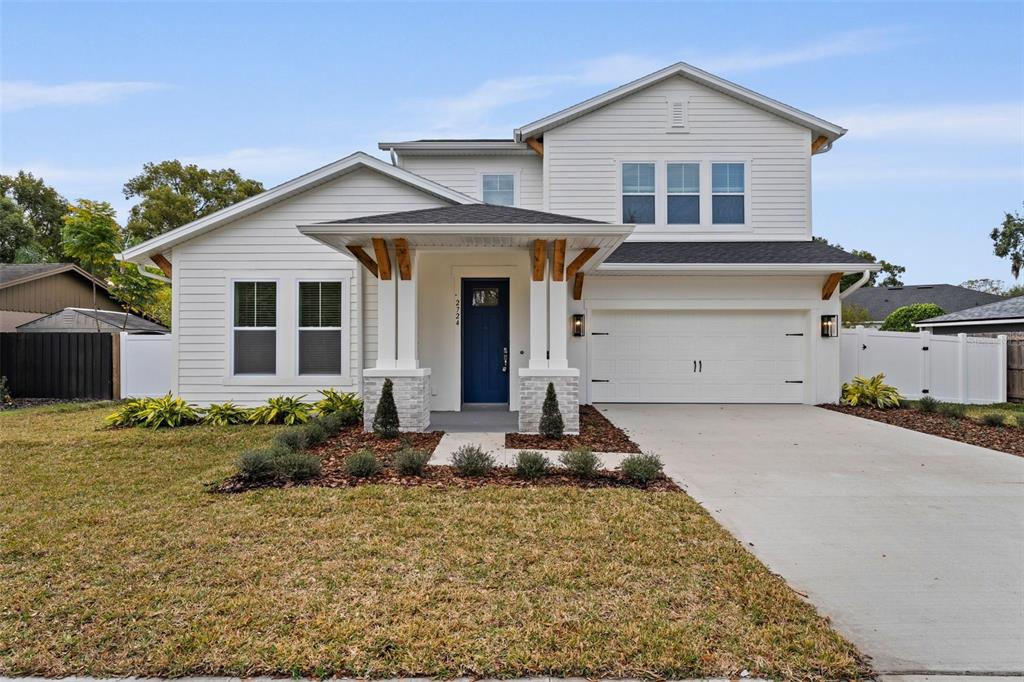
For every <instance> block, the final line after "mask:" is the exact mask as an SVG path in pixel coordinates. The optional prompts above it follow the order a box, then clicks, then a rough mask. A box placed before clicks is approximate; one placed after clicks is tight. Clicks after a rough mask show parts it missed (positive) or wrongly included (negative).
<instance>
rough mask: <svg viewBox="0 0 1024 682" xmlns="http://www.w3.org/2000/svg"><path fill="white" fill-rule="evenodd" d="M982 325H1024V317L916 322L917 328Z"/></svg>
mask: <svg viewBox="0 0 1024 682" xmlns="http://www.w3.org/2000/svg"><path fill="white" fill-rule="evenodd" d="M982 324H1024V317H992V318H988V319H981V320H945V321H941V322H940V321H934V322H933V321H931V320H921V321H920V322H915V323H914V326H915V327H973V326H976V325H982Z"/></svg>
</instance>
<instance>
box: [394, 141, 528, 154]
mask: <svg viewBox="0 0 1024 682" xmlns="http://www.w3.org/2000/svg"><path fill="white" fill-rule="evenodd" d="M377 148H378V149H380V150H381V151H394V152H397V153H399V154H403V155H407V156H431V155H452V154H456V155H457V154H469V155H486V154H509V155H517V156H520V155H522V156H525V155H528V154H533V153H534V152H533V150H532V149H530V148H529V147H528V146H527V145H526V143H524V142H516V141H514V140H501V141H493V142H481V141H465V142H463V141H459V140H444V141H430V142H424V141H414V142H380V143H378V144H377Z"/></svg>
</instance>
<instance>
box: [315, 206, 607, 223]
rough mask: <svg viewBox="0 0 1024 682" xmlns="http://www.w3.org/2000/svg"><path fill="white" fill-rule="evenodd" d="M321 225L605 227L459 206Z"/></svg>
mask: <svg viewBox="0 0 1024 682" xmlns="http://www.w3.org/2000/svg"><path fill="white" fill-rule="evenodd" d="M321 224H322V225H351V224H373V225H443V224H452V225H511V224H516V225H607V224H608V223H603V222H601V221H599V220H587V219H586V218H577V217H575V216H569V215H559V214H557V213H545V212H544V211H533V210H530V209H526V208H515V207H513V206H495V205H493V204H462V205H459V206H441V207H440V208H424V209H419V210H416V211H399V212H397V213H383V214H380V215H369V216H361V217H359V218H346V219H345V220H329V221H327V222H325V223H321Z"/></svg>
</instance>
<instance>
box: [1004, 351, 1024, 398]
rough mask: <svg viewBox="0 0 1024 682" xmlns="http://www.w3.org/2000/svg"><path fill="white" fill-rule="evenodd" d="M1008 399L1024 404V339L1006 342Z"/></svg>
mask: <svg viewBox="0 0 1024 682" xmlns="http://www.w3.org/2000/svg"><path fill="white" fill-rule="evenodd" d="M1006 399H1007V400H1009V401H1011V402H1015V403H1019V402H1024V339H1010V340H1008V341H1007V342H1006Z"/></svg>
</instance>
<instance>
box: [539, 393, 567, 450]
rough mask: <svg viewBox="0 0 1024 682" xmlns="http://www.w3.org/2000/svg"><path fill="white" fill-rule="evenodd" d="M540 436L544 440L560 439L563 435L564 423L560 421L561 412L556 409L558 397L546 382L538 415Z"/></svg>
mask: <svg viewBox="0 0 1024 682" xmlns="http://www.w3.org/2000/svg"><path fill="white" fill-rule="evenodd" d="M539 431H540V435H542V436H544V437H545V438H561V437H562V435H563V434H564V433H565V422H564V421H563V420H562V412H561V411H560V410H559V409H558V396H557V395H556V394H555V385H554V383H552V382H550V381H549V382H548V390H547V393H546V394H545V395H544V407H543V408H542V409H541V415H540V429H539Z"/></svg>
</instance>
